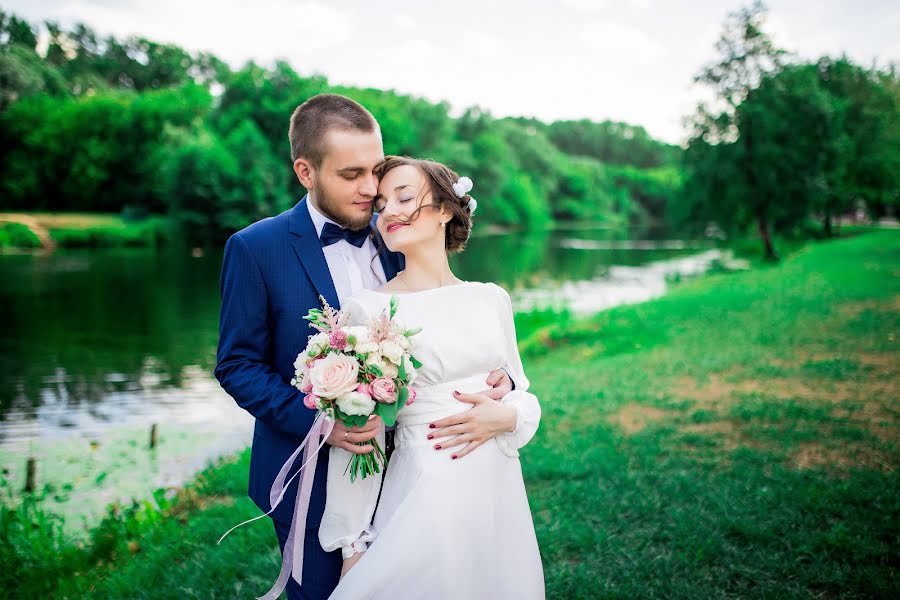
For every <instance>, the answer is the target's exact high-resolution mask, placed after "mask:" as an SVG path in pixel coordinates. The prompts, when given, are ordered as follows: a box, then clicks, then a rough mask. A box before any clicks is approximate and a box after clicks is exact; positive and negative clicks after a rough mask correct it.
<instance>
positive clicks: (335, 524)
mask: <svg viewBox="0 0 900 600" xmlns="http://www.w3.org/2000/svg"><path fill="white" fill-rule="evenodd" d="M397 297H398V299H399V308H398V311H397V314H396V317H395V319H396V320H398V321H399V322H401V323H402V324H403V325H404V326H405V327H407V328H412V327H416V326H421V327H422V332H421V333H419V334H417V335H416V336H414V337H413V338H412V340H413V348H412V353H413V356H415V357H416V358H417V359H419V360H420V361H421V362H422V367H421V368H420V369H418V374H417V378H416V379H415V381H414V382H413V384H412V387H413V388H415V389H416V391H417V394H418V395H417V397H416V399H415V401H414V402H413V403H412V404H411V405H409V406H405V407H403V408H402V410H401V411H400V414H399V417H398V420H397V430H396V433H395V450H394V452H393V454H392V455H391V458H390V462H389V464H388V468H387V470H386V472H385V473H384V486H383V490H382V491H381V497H380V499H379V498H378V495H379V489H380V488H381V483H382V482H381V475H376V476H370V477H367V478H365V479H362V480H361V479H357V480H356V481H355V482H354V483H351V482H350V479H349V476H348V475H345V474H344V471H345V469H346V467H347V464H348V462H349V460H350V454H349V453H348V452H347V451H345V450H342V449H340V448H331V450H330V452H331V454H330V456H329V465H328V486H327V499H326V506H325V514H324V515H323V517H322V523H321V526H320V528H319V541H320V542H321V544H322V546H323V548H325V549H326V550H328V551H332V550H337V549H338V548H341V549H342V551H343V555H344V556H345V557H347V556H350V555H351V554H352V553H353V552H354V551H356V550H365V552H364V554H363V556H362V557H361V558H360V559H359V561H358V562H357V563H356V565H354V567H353V568H352V569H351V570H350V571H349V572H348V573H347V575H346V576H344V578H343V579H342V580H341V581H340V583H339V584H338V586H337V588H336V589H335V590H334V593H333V594H332V595H331V596H330V598H332V599H337V600H361V599H368V598H383V599H385V600H405V599H419V598H430V599H433V600H434V599H442V598H445V599H448V600H449V599H453V600H480V599H482V598H483V599H485V600H487V599H507V598H509V599H516V600H528V599H532V598H538V599H540V598H544V573H543V568H542V565H541V556H540V553H539V551H538V545H537V539H536V537H535V533H534V524H533V522H532V518H531V511H530V509H529V506H528V498H527V496H526V493H525V485H524V482H523V480H522V470H521V466H520V464H519V458H518V455H519V453H518V448H520V447H522V446H523V445H525V443H527V442H528V440H530V439H531V438H532V436H534V433H535V431H536V430H537V427H538V423H539V421H540V413H541V410H540V406H539V405H538V402H537V398H535V396H534V395H533V394H530V393H528V392H527V390H528V379H527V377H526V376H525V373H524V372H523V369H522V361H521V359H520V358H519V351H518V348H517V346H516V334H515V325H514V324H513V313H512V306H511V304H510V299H509V295H508V294H507V293H506V291H505V290H504V289H503V288H501V287H499V286H497V285H494V284H491V283H478V282H464V283H461V284H456V285H451V286H445V287H440V288H435V289H432V290H425V291H421V292H412V293H406V294H398V295H397ZM389 303H390V294H385V293H382V292H376V291H370V290H363V291H361V292H359V293H358V294H356V295H354V296H353V297H352V298H349V299H348V300H346V301H345V302H344V303H343V308H344V309H345V310H346V311H348V312H349V313H350V315H351V322H352V324H354V325H355V324H364V323H366V322H368V320H369V319H370V318H371V317H373V316H376V315H378V314H380V313H381V312H382V311H384V310H387V309H388V305H389ZM501 367H502V368H505V369H506V370H507V371H508V372H509V374H510V375H511V377H512V379H513V381H514V383H515V386H516V389H515V390H514V391H512V392H510V393H509V394H507V395H506V396H505V397H504V399H503V400H502V402H503V403H504V404H511V405H513V406H515V407H516V409H517V411H518V417H517V426H516V429H515V431H513V432H511V433H504V434H501V435H500V436H498V437H496V438H494V439H492V440H489V441H488V442H487V443H486V444H483V445H481V446H479V447H478V448H476V449H475V450H474V451H473V452H471V453H469V454H467V455H466V456H463V457H461V458H459V459H456V460H452V459H451V458H450V456H451V455H452V454H453V452H454V451H455V450H460V449H461V448H462V446H458V447H455V448H451V449H449V450H435V449H434V445H435V443H436V440H429V439H427V435H428V433H429V432H430V431H433V430H430V429H429V428H428V424H429V423H431V422H433V421H436V420H438V419H441V418H444V417H447V416H450V415H453V414H456V413H459V412H462V411H466V410H469V409H471V408H472V407H473V405H472V404H468V403H465V402H460V401H458V400H456V399H455V398H453V395H452V394H453V391H454V390H459V391H460V392H462V393H472V392H477V391H482V390H484V389H486V388H487V387H488V386H487V384H486V382H485V380H486V379H487V376H488V374H489V373H490V372H491V371H493V370H494V369H497V368H501ZM445 439H446V438H445ZM379 441H380V442H381V443H382V444H383V443H384V436H383V433H382V434H379ZM376 503H377V510H376ZM373 513H374V522H372V517H373Z"/></svg>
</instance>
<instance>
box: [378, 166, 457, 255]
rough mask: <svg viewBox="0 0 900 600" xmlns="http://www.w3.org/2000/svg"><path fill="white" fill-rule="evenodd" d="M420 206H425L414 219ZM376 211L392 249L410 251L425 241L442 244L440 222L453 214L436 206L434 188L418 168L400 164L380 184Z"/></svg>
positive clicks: (385, 241)
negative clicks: (433, 201)
mask: <svg viewBox="0 0 900 600" xmlns="http://www.w3.org/2000/svg"><path fill="white" fill-rule="evenodd" d="M419 206H422V207H423V208H422V210H420V211H419V213H418V215H416V216H415V218H413V213H415V212H416V209H418V208H419ZM375 210H376V211H378V222H377V224H376V226H377V227H378V232H379V233H380V234H381V237H382V239H383V240H384V243H385V245H386V246H387V247H388V249H389V250H390V251H392V252H402V253H404V254H407V253H408V251H409V250H410V249H411V248H413V247H415V246H419V245H423V244H440V245H441V246H442V247H443V245H444V231H443V229H444V228H443V227H441V222H447V221H449V220H450V215H449V214H448V213H446V212H445V211H444V210H442V209H441V210H437V209H435V208H434V205H433V204H432V195H431V188H430V186H429V185H428V181H427V180H426V179H425V175H424V174H423V173H422V171H420V170H419V169H418V168H417V167H414V166H412V165H401V166H399V167H395V168H393V169H391V170H390V171H388V172H387V174H386V175H385V176H384V177H383V178H382V179H381V181H380V182H379V183H378V194H377V195H376V196H375Z"/></svg>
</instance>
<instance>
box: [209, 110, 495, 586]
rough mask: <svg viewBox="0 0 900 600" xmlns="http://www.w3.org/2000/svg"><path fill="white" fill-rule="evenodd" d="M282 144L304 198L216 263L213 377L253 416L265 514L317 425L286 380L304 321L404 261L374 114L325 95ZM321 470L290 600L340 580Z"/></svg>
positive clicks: (352, 432)
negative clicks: (385, 211)
mask: <svg viewBox="0 0 900 600" xmlns="http://www.w3.org/2000/svg"><path fill="white" fill-rule="evenodd" d="M289 137H290V143H291V160H292V161H293V166H294V172H295V173H296V175H297V179H298V180H299V181H300V183H301V184H302V185H303V187H305V188H306V189H307V190H308V194H307V195H306V196H305V197H304V198H303V199H302V200H301V201H300V202H299V203H297V205H296V206H294V208H292V209H290V210H288V211H286V212H284V213H282V214H280V215H278V216H275V217H270V218H267V219H263V220H261V221H259V222H257V223H254V224H253V225H250V226H249V227H246V228H245V229H242V230H241V231H239V232H237V233H235V234H234V235H233V236H231V238H229V240H228V243H227V244H226V245H225V257H224V260H223V265H222V280H221V294H222V313H221V318H220V322H219V348H218V354H217V365H216V370H215V374H216V378H217V379H218V380H219V383H220V384H221V385H222V387H223V388H224V389H225V391H226V392H228V394H229V395H231V396H232V397H233V398H234V400H235V401H236V402H237V403H238V404H239V405H240V406H241V407H242V408H244V409H245V410H247V411H248V412H249V413H250V414H252V415H253V416H254V417H256V426H255V429H254V432H253V446H252V451H251V457H250V485H249V496H250V498H251V499H252V500H253V501H254V502H255V503H256V505H257V506H258V507H259V508H260V509H261V510H262V511H264V512H268V511H269V510H270V509H271V505H270V504H269V491H270V489H271V487H272V483H273V481H274V480H275V477H276V475H277V474H278V471H279V469H280V468H281V466H282V465H283V464H284V462H285V461H286V460H287V459H288V457H290V455H291V454H292V453H293V452H294V450H295V449H296V448H297V446H298V445H299V443H300V442H301V441H302V440H303V438H304V437H306V435H307V433H309V430H310V428H311V426H312V423H313V419H314V418H315V416H316V414H315V411H312V410H310V409H308V408H306V407H305V406H304V405H303V395H302V394H301V393H300V391H299V390H297V389H296V388H294V387H292V386H291V385H290V384H289V383H288V382H289V381H290V380H291V378H292V377H293V375H294V360H295V359H296V357H297V354H298V353H299V352H301V351H302V350H303V349H304V348H305V347H306V341H307V338H308V336H309V335H312V334H313V333H315V331H313V330H312V328H310V327H309V323H308V322H307V321H304V320H302V317H303V316H304V315H305V314H306V313H307V311H308V310H309V309H311V308H314V307H320V306H321V305H320V302H319V296H320V295H321V296H323V297H324V298H325V300H327V301H328V303H329V304H330V305H331V306H334V307H340V304H341V300H342V299H344V298H347V297H349V296H351V295H353V294H354V293H356V292H357V291H359V290H361V289H363V288H365V289H374V288H377V287H380V286H381V285H383V284H384V283H386V282H387V281H389V280H390V279H392V278H393V277H394V276H395V275H396V274H397V272H398V271H400V270H402V269H403V264H404V263H403V256H402V255H400V254H395V253H391V252H387V251H386V249H384V248H383V246H384V244H383V243H382V242H381V240H380V238H379V236H378V233H377V230H376V229H375V228H374V227H373V225H374V220H375V218H374V217H373V209H372V207H373V202H374V198H375V195H376V192H377V186H378V181H377V179H376V178H375V175H374V169H375V166H376V165H377V164H378V163H379V162H380V161H381V160H382V159H383V158H384V151H383V149H382V143H381V131H380V129H379V127H378V123H377V122H376V121H375V118H374V117H373V116H372V115H371V114H370V113H369V111H367V110H366V109H365V108H363V107H362V106H361V105H360V104H358V103H356V102H355V101H353V100H351V99H349V98H346V97H344V96H339V95H335V94H320V95H318V96H314V97H312V98H310V99H309V100H307V101H306V102H304V103H303V104H301V105H300V106H299V107H297V109H296V110H295V111H294V113H293V115H292V116H291V122H290V132H289ZM379 247H381V248H382V250H381V251H380V252H378V251H377V248H379ZM376 255H377V258H376ZM488 385H492V386H493V387H494V390H492V391H493V392H494V394H491V395H492V396H494V397H495V399H499V398H500V397H502V396H503V395H504V394H505V393H506V392H508V391H509V390H510V389H511V388H512V383H511V382H510V380H509V377H508V376H507V375H506V374H505V373H504V372H503V371H494V372H493V373H491V375H490V377H489V378H488ZM382 426H383V423H382V422H381V420H380V419H378V418H376V419H373V420H372V421H369V423H368V424H366V425H365V426H363V427H359V428H355V427H354V428H347V427H345V426H344V425H343V424H342V423H341V422H340V421H338V422H337V423H335V426H334V430H333V431H332V433H331V435H329V437H328V439H327V442H328V444H330V445H332V446H337V447H339V448H343V449H344V450H347V451H348V452H352V453H357V454H362V453H366V452H369V451H371V450H372V446H370V445H366V446H357V445H356V444H355V442H367V441H369V440H371V439H373V438H374V437H375V435H376V434H377V432H378V430H379V429H380V428H381V427H382ZM388 433H389V434H390V433H392V432H388ZM390 437H392V436H389V437H388V439H387V441H386V445H387V446H388V448H390V446H391V439H390ZM319 461H320V462H319V466H318V467H317V469H316V472H315V478H314V480H313V488H312V496H311V500H310V506H309V512H308V514H307V519H306V529H307V534H306V536H305V539H304V552H303V574H302V581H303V584H302V586H301V585H299V584H297V582H296V581H295V580H294V579H293V578H291V579H289V580H288V585H287V595H288V598H289V599H290V600H297V599H300V598H303V599H308V600H312V599H320V598H321V599H324V598H327V597H328V595H329V594H331V592H332V591H333V590H334V588H335V586H336V585H337V582H338V579H339V578H340V574H341V566H342V557H341V551H340V550H336V551H334V552H325V551H324V550H323V549H322V547H321V546H320V545H319V538H318V534H317V529H318V527H319V523H320V521H321V519H322V513H323V511H324V509H325V480H326V474H327V472H328V448H327V446H326V447H325V448H323V450H322V451H321V452H320V455H319ZM300 462H301V461H297V464H296V465H295V468H294V470H292V471H291V472H290V473H289V474H288V477H290V476H292V475H293V474H294V473H295V472H296V468H298V467H299V464H300ZM296 496H297V485H296V483H295V484H293V485H292V486H291V487H290V488H289V491H288V493H287V494H285V497H284V499H283V500H282V502H281V503H280V504H279V505H278V507H277V508H276V509H275V511H274V512H272V514H271V515H270V516H271V518H272V521H273V523H274V526H275V533H276V535H277V537H278V542H279V545H280V546H281V551H282V552H284V546H285V542H286V540H287V536H288V532H289V530H290V524H291V519H292V515H293V511H294V505H295V501H296Z"/></svg>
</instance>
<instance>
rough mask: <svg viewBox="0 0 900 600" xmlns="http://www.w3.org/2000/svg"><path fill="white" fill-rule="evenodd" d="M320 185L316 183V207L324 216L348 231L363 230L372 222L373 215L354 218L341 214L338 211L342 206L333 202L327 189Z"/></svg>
mask: <svg viewBox="0 0 900 600" xmlns="http://www.w3.org/2000/svg"><path fill="white" fill-rule="evenodd" d="M318 183H319V182H316V184H317V185H316V206H317V208H318V209H319V212H321V213H322V214H323V215H325V216H326V217H328V218H329V219H331V220H332V221H334V222H335V223H337V224H338V225H340V226H341V227H346V228H347V229H362V228H363V227H365V226H366V225H368V224H369V222H370V221H371V220H372V213H369V215H368V216H365V215H363V216H354V217H348V216H347V215H343V214H341V213H340V212H339V210H338V208H339V206H340V204H339V203H338V202H336V201H334V200H332V199H331V197H330V196H329V195H328V192H327V191H326V190H325V188H324V187H323V186H321V185H318Z"/></svg>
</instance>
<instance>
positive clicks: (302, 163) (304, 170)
mask: <svg viewBox="0 0 900 600" xmlns="http://www.w3.org/2000/svg"><path fill="white" fill-rule="evenodd" d="M294 173H296V175H297V179H298V180H299V181H300V185H302V186H303V187H305V188H306V189H307V190H308V191H310V192H311V191H312V190H313V188H314V187H315V184H313V177H314V176H315V174H316V169H315V167H313V166H312V163H310V162H309V161H308V160H307V159H305V158H303V157H302V156H301V157H300V158H298V159H297V160H295V161H294Z"/></svg>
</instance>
